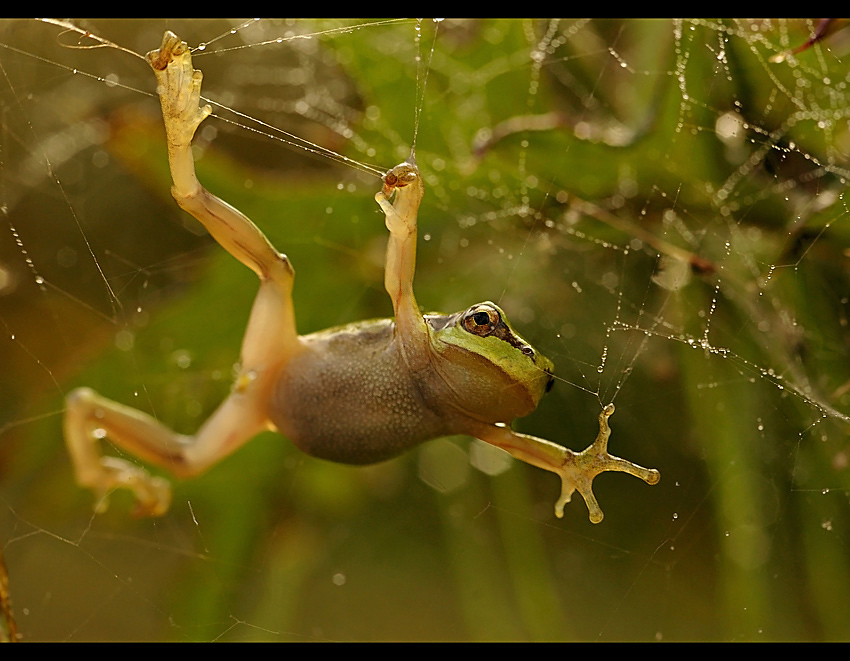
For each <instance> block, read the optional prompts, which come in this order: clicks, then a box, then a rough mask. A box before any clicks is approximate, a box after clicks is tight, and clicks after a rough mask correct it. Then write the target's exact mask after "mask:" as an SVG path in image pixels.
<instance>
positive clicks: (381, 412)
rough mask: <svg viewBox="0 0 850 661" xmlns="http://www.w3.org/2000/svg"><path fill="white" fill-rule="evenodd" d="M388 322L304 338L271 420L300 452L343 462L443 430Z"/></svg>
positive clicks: (389, 451) (390, 453) (373, 457)
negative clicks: (304, 345)
mask: <svg viewBox="0 0 850 661" xmlns="http://www.w3.org/2000/svg"><path fill="white" fill-rule="evenodd" d="M392 331H393V324H392V320H389V319H383V320H377V321H370V322H362V323H360V324H352V325H351V326H345V327H343V328H339V329H332V330H329V331H323V332H321V333H316V334H314V335H309V336H306V337H305V338H303V339H304V340H305V343H306V345H307V347H308V349H307V351H305V352H304V353H302V354H299V355H298V356H296V357H295V358H293V359H292V361H290V363H289V364H288V365H287V367H286V370H285V372H284V374H282V375H281V377H280V379H279V381H278V383H277V387H276V389H275V394H274V400H273V402H272V407H271V410H270V412H269V417H270V418H271V419H272V421H273V422H274V423H275V424H276V425H277V427H278V429H280V431H281V432H282V433H284V434H285V435H287V436H288V437H289V438H290V439H291V440H292V441H293V442H294V443H295V444H296V445H297V446H298V447H299V448H300V449H301V450H302V451H304V452H306V453H307V454H310V455H312V456H314V457H320V458H322V459H328V460H331V461H336V462H340V463H347V464H369V463H374V462H377V461H382V460H384V459H389V458H390V457H394V456H396V455H398V454H401V453H402V452H404V451H405V450H408V449H409V448H411V447H413V446H415V445H418V444H419V443H422V442H423V441H426V440H428V439H431V438H435V437H437V436H442V435H445V434H446V433H447V432H446V431H445V429H444V424H443V422H442V421H441V420H440V418H439V417H438V416H437V415H435V414H434V413H433V412H432V411H430V410H429V409H428V407H427V405H426V402H425V401H424V399H423V397H422V394H421V393H420V390H419V388H417V387H416V385H415V384H414V383H413V382H412V379H411V378H410V375H409V371H408V369H407V366H406V365H405V364H404V360H403V358H402V357H401V355H400V353H399V351H398V347H397V346H396V344H395V343H394V342H393V333H392Z"/></svg>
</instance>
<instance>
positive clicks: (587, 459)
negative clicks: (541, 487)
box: [555, 404, 661, 523]
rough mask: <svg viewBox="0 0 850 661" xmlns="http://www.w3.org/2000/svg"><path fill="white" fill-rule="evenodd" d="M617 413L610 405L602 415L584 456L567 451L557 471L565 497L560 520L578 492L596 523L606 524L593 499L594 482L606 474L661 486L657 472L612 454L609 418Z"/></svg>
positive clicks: (558, 510)
mask: <svg viewBox="0 0 850 661" xmlns="http://www.w3.org/2000/svg"><path fill="white" fill-rule="evenodd" d="M613 413H614V405H613V404H608V406H606V407H605V408H604V409H602V413H600V414H599V433H598V434H597V435H596V440H595V441H593V443H591V444H590V445H589V446H588V447H587V448H585V449H584V450H583V451H582V452H579V453H578V454H576V453H575V452H572V451H571V450H567V458H566V461H565V463H564V465H563V467H562V468H561V469H560V470H558V471H556V472H558V474H559V475H560V476H561V497H560V498H559V499H558V502H556V503H555V514H556V516H557V517H558V518H561V517H562V516H564V505H565V504H567V503H568V502H570V499H571V498H572V495H573V493H574V492H575V491H578V492H579V493H580V494H581V496H582V498H584V502H585V503H587V509H588V512H589V514H590V520H591V521H592V522H593V523H599V522H600V521H602V517H603V514H602V509H601V508H600V507H599V503H598V502H596V497H595V496H594V495H593V479H594V478H595V477H596V476H597V475H599V473H604V472H605V471H617V472H620V473H628V474H629V475H634V476H635V477H639V478H640V479H641V480H643V481H644V482H646V483H647V484H658V481H659V480H660V479H661V473H659V472H658V471H657V470H655V469H654V468H644V467H643V466H638V465H637V464H633V463H632V462H630V461H626V460H625V459H620V458H619V457H615V456H613V455H610V454H608V438H609V437H610V436H611V428H610V427H609V426H608V418H610V417H611V416H612V415H613Z"/></svg>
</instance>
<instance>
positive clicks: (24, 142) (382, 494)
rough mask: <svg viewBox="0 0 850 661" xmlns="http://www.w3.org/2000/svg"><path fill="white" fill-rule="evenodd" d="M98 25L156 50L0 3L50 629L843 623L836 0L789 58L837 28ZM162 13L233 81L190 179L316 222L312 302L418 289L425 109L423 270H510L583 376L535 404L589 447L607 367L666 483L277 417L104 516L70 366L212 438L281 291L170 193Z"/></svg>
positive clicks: (34, 550) (16, 439)
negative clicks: (293, 426)
mask: <svg viewBox="0 0 850 661" xmlns="http://www.w3.org/2000/svg"><path fill="white" fill-rule="evenodd" d="M73 25H74V26H77V27H78V28H79V29H80V30H83V31H85V30H89V31H90V32H91V33H92V34H93V35H95V37H97V38H100V39H101V40H109V41H111V42H114V43H116V44H120V45H121V46H122V47H124V48H126V49H127V52H122V51H119V50H116V49H115V48H108V47H102V46H103V43H102V41H98V40H97V39H94V38H90V37H86V36H84V35H82V34H80V32H79V31H76V32H74V31H70V32H69V31H64V30H63V28H62V27H61V26H58V25H55V24H49V23H44V22H37V21H3V22H2V23H0V205H1V206H0V209H1V210H2V213H3V220H2V221H0V365H2V368H3V377H2V378H0V545H2V551H3V555H4V557H5V564H6V568H7V570H8V577H9V590H10V593H11V597H12V609H13V612H14V616H15V619H16V622H17V628H18V630H19V631H20V633H21V636H22V637H23V638H24V639H26V640H91V639H97V640H159V639H172V640H390V639H391V640H440V639H454V640H525V639H528V640H682V639H708V640H730V639H733V640H774V639H793V640H820V639H844V640H846V639H847V638H848V637H850V631H849V630H848V626H847V622H850V563H848V557H850V554H848V531H850V509H848V472H847V464H848V452H850V447H848V440H847V423H848V417H847V416H848V413H850V385H848V384H850V361H848V360H847V352H848V346H847V309H848V300H850V298H848V297H850V279H848V275H847V273H848V268H847V258H848V254H850V253H848V246H850V230H848V217H847V205H846V202H845V199H844V191H845V187H846V177H847V168H848V149H850V131H848V114H849V113H850V110H848V108H850V98H848V96H850V91H848V88H847V85H848V75H849V74H848V69H847V66H846V64H845V62H846V58H847V57H848V49H850V44H848V41H847V39H848V36H847V34H845V32H846V31H844V30H843V28H844V24H843V23H841V22H838V21H835V22H832V23H830V24H828V25H827V27H826V34H825V37H824V39H823V40H821V41H819V42H818V43H815V44H813V45H812V46H811V47H810V48H808V49H806V50H803V51H801V52H796V53H795V52H793V51H794V50H795V49H796V48H797V47H799V46H801V45H802V44H804V43H805V42H806V40H807V39H809V38H810V36H811V35H812V34H814V33H815V32H816V31H817V30H818V28H819V24H818V23H816V22H811V21H802V20H795V21H741V22H719V21H709V20H700V21H672V22H671V21H619V20H610V21H565V20H562V21H543V20H535V21H507V20H493V21H456V20H445V21H440V22H434V21H424V20H423V21H416V20H399V21H365V22H353V21H294V20H292V21H271V20H262V21H223V20H202V21H92V22H83V21H75V22H73ZM165 29H171V30H173V31H174V32H175V33H177V34H178V35H179V36H181V37H182V38H183V39H185V40H186V41H187V42H188V43H189V44H190V45H192V46H194V47H196V48H197V50H196V53H195V61H194V63H195V66H196V67H197V68H199V69H201V70H202V71H203V72H204V89H203V94H204V95H205V96H206V97H207V98H208V99H209V100H210V102H211V103H213V104H214V115H215V117H213V118H210V119H208V120H207V121H206V122H205V123H204V125H203V126H202V128H201V130H200V131H199V135H198V136H197V137H196V141H195V148H196V156H197V158H198V171H199V177H200V179H201V180H202V182H203V183H204V184H205V185H206V186H207V187H208V188H209V189H210V190H212V191H214V192H215V193H217V194H219V195H220V196H221V197H222V198H223V199H225V200H227V201H228V202H230V203H232V204H234V205H235V206H237V207H238V208H240V209H241V210H243V211H244V212H246V213H247V215H248V216H250V217H251V218H252V219H253V220H254V221H255V222H257V224H258V225H259V226H260V227H261V228H262V229H263V230H264V231H265V232H266V233H267V235H268V236H269V238H270V239H271V240H272V242H273V243H274V244H275V245H276V246H277V247H278V248H280V249H281V250H283V251H285V252H286V253H287V254H288V255H289V257H290V259H291V260H292V262H293V264H294V266H295V268H296V271H297V272H298V276H297V278H296V289H295V295H294V296H295V307H296V311H297V315H298V326H299V330H300V331H301V332H302V333H307V332H312V331H315V330H319V329H322V328H326V327H329V326H333V325H336V324H341V323H347V322H349V321H353V320H357V319H364V318H369V317H378V316H388V315H389V314H391V306H390V302H389V300H388V297H387V295H386V293H385V292H384V290H383V287H382V283H383V257H384V255H383V251H384V246H385V241H386V231H385V229H384V227H383V220H382V216H381V215H380V214H379V212H378V209H377V207H376V205H375V204H374V200H373V195H374V192H375V191H376V190H377V187H378V185H379V180H378V178H377V176H376V174H375V172H376V171H383V170H386V169H388V168H389V167H390V166H392V165H394V164H395V163H397V162H399V161H401V160H403V159H404V158H406V156H407V155H408V153H409V151H410V147H411V142H412V141H413V139H414V138H413V136H414V135H415V136H416V138H415V141H416V157H417V163H418V165H419V166H420V168H421V170H422V172H423V175H424V176H425V178H426V187H427V193H426V198H425V201H424V202H423V208H422V210H421V212H420V229H419V231H420V242H419V256H418V265H417V273H416V282H415V288H416V294H417V299H418V301H419V302H420V303H421V304H422V305H423V306H425V307H427V308H428V309H434V310H442V311H454V310H459V309H463V308H465V307H467V306H468V305H469V304H471V303H472V302H475V301H480V300H488V299H490V300H494V301H496V302H497V303H498V304H499V305H500V306H501V307H502V308H504V309H505V310H506V312H507V314H508V315H509V316H510V318H511V321H512V323H513V325H514V326H515V327H517V328H518V329H519V330H520V331H521V332H522V333H523V335H525V336H526V337H527V339H529V340H530V341H531V342H532V343H533V344H534V345H535V346H536V347H537V348H538V349H540V350H541V351H542V352H543V353H544V354H545V355H546V356H548V357H549V358H551V359H552V360H553V361H554V362H555V365H556V373H557V376H558V378H559V382H558V383H557V384H556V387H555V389H554V390H553V392H552V393H551V394H549V395H548V396H547V397H546V398H545V399H544V400H543V402H542V403H541V405H540V407H539V408H538V410H537V411H536V412H535V413H534V414H532V415H531V416H529V417H528V418H526V419H523V420H520V421H518V422H517V423H516V425H515V427H516V428H517V429H519V430H522V431H524V432H527V433H532V434H535V435H537V436H540V437H543V438H547V439H550V440H552V441H554V442H557V443H562V444H564V445H567V446H569V447H571V448H573V449H581V448H583V447H585V446H586V445H587V444H588V443H589V442H590V441H591V440H592V439H593V438H594V436H595V434H596V430H595V426H596V418H597V415H598V413H599V411H600V410H601V407H602V406H603V405H605V404H607V403H608V402H612V401H613V402H615V404H616V406H617V412H616V414H615V415H614V417H613V418H612V419H611V426H612V429H613V433H612V437H611V450H612V452H613V453H615V454H617V455H619V456H623V457H626V458H628V459H630V460H633V461H635V462H637V463H640V464H642V465H645V466H651V467H655V468H658V469H659V470H660V471H661V474H662V480H661V482H660V484H659V485H657V486H654V487H648V486H647V485H645V484H643V483H641V482H639V481H638V480H634V479H631V478H627V477H625V476H623V475H616V474H611V475H610V476H603V477H602V478H600V479H599V480H598V481H597V486H596V493H597V497H598V498H599V500H600V504H601V506H602V508H603V510H604V511H605V513H606V518H605V521H604V522H603V523H602V524H601V525H599V526H592V525H591V524H590V523H589V522H588V521H587V512H586V509H585V508H584V505H583V504H582V503H581V502H573V503H572V504H571V505H569V506H568V507H567V510H566V512H565V517H564V519H562V520H557V519H555V518H554V516H553V514H552V503H553V502H554V500H555V498H556V496H557V489H558V485H557V478H555V477H554V476H552V475H551V474H548V473H544V472H542V471H539V470H536V469H533V468H531V467H527V466H525V465H521V464H518V463H513V464H511V463H509V462H505V461H504V460H503V457H502V456H501V454H493V453H492V452H488V451H487V448H483V447H482V446H481V445H480V444H478V443H475V442H473V443H470V442H469V440H468V439H464V438H451V439H441V440H437V441H432V442H430V443H428V444H426V445H424V446H422V447H421V448H419V449H417V450H416V451H414V452H411V453H408V454H407V455H406V456H404V457H402V458H399V459H397V460H394V461H391V462H386V463H384V464H381V465H378V466H375V467H369V468H351V467H345V466H337V465H333V464H328V463H325V462H320V461H318V460H313V459H310V458H309V457H305V456H304V455H302V454H300V453H299V452H298V451H297V450H296V449H295V448H293V447H292V445H291V444H290V443H288V442H285V441H282V440H281V439H280V438H279V437H277V436H275V435H272V434H266V435H262V436H260V437H258V438H257V439H255V440H254V441H252V442H251V443H249V444H248V445H247V446H246V447H245V448H244V449H242V450H240V451H239V452H238V453H237V454H235V455H234V456H233V457H230V458H228V459H227V460H226V461H224V462H222V463H221V465H219V466H216V467H215V468H213V469H212V470H211V471H210V472H209V473H208V474H206V475H204V476H202V477H200V478H198V479H196V480H193V481H189V482H182V483H180V482H177V483H175V497H174V505H173V506H172V509H171V511H170V512H169V513H168V515H167V516H165V517H163V518H161V519H156V520H134V519H132V518H131V517H130V516H129V510H130V505H131V503H130V501H129V499H128V498H126V497H125V495H123V494H115V495H114V496H113V498H112V504H111V507H110V510H109V511H108V512H107V513H105V514H103V515H99V516H94V515H92V513H91V505H92V501H91V495H90V494H89V493H87V492H84V491H82V490H80V489H78V488H77V487H76V486H75V485H74V484H73V479H72V473H71V464H70V460H69V459H68V457H67V454H66V452H65V449H64V444H63V442H62V433H61V415H62V407H63V397H64V394H65V393H67V392H68V391H70V390H71V389H72V388H73V387H76V386H78V385H87V386H91V387H93V388H95V389H96V390H98V391H99V392H101V393H102V394H104V395H105V396H107V397H109V398H111V399H114V400H116V401H119V402H123V403H127V404H132V405H133V406H136V407H138V408H140V409H142V410H144V411H147V412H150V413H152V414H154V415H156V416H157V417H158V418H159V419H161V420H163V421H164V422H165V423H166V424H168V425H170V426H172V427H174V428H175V429H176V430H178V431H181V432H186V433H191V432H194V431H195V429H197V427H198V425H199V424H200V423H201V422H202V421H203V420H204V419H205V418H206V417H207V416H208V415H209V413H210V412H211V411H212V410H213V409H214V407H215V406H216V405H217V404H218V403H219V402H220V401H221V399H223V397H224V396H226V394H227V392H228V389H229V385H230V379H231V375H232V367H233V363H234V362H235V360H236V359H237V357H238V349H239V341H240V339H241V334H242V331H243V330H244V326H245V322H246V320H247V314H248V310H249V308H250V304H251V301H252V299H253V295H254V293H255V291H256V279H255V277H254V276H253V274H251V273H250V272H248V271H247V269H244V267H241V265H239V264H238V263H237V262H236V261H235V260H233V259H232V258H231V257H230V256H229V255H227V254H225V253H224V251H222V250H221V249H220V248H219V247H218V246H217V245H215V244H214V243H213V242H212V241H211V240H210V239H209V238H208V237H207V236H206V235H205V234H204V233H203V232H202V231H201V229H200V228H199V225H198V223H196V221H194V220H193V219H191V218H189V217H188V216H187V215H186V214H183V213H182V212H181V211H180V210H179V209H178V208H177V207H176V205H175V204H174V203H173V200H171V197H170V194H169V178H168V177H169V175H168V168H167V160H166V152H165V147H164V144H163V142H164V141H163V131H162V125H161V122H162V120H161V117H160V116H159V105H158V102H157V100H156V98H155V96H154V79H153V76H152V74H151V72H150V70H149V67H148V65H147V64H146V63H144V62H142V61H141V60H139V59H138V58H136V57H134V56H133V54H143V53H145V52H146V51H148V50H151V49H153V48H156V47H157V46H158V44H159V42H160V40H161V37H162V33H163V31H164V30H165ZM107 451H109V452H119V451H118V450H117V449H115V448H112V447H109V448H107ZM0 583H2V581H0ZM1 596H2V595H0V597H1ZM0 621H2V620H0ZM2 630H3V627H2V626H0V631H2Z"/></svg>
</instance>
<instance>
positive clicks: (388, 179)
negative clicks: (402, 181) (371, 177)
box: [384, 172, 398, 188]
mask: <svg viewBox="0 0 850 661" xmlns="http://www.w3.org/2000/svg"><path fill="white" fill-rule="evenodd" d="M384 183H385V184H386V185H387V186H388V187H390V188H395V185H396V184H397V183H398V177H396V176H395V175H394V174H393V173H392V172H387V174H386V175H385V176H384Z"/></svg>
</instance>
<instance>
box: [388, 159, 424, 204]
mask: <svg viewBox="0 0 850 661" xmlns="http://www.w3.org/2000/svg"><path fill="white" fill-rule="evenodd" d="M383 193H384V195H385V196H386V197H387V199H390V197H391V196H392V194H393V193H395V200H394V201H393V206H394V207H395V208H396V209H397V210H398V211H399V212H400V213H403V207H406V206H415V208H417V209H418V208H419V203H420V202H421V201H422V196H423V195H425V185H424V184H423V183H422V175H421V174H420V173H419V168H417V167H416V159H415V158H414V157H413V153H412V152H411V154H410V156H409V157H408V159H407V160H406V161H404V162H403V163H399V164H398V165H396V166H395V167H394V168H393V169H391V170H390V171H389V172H387V173H386V174H385V175H384V188H383Z"/></svg>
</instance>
